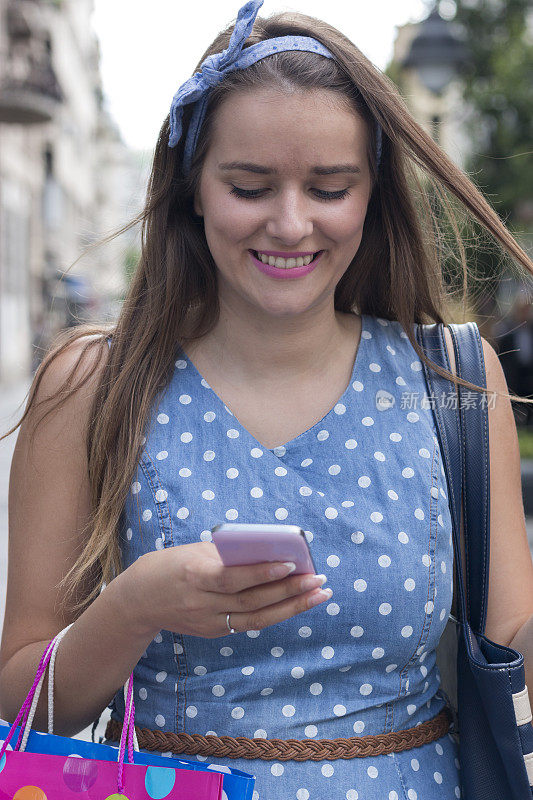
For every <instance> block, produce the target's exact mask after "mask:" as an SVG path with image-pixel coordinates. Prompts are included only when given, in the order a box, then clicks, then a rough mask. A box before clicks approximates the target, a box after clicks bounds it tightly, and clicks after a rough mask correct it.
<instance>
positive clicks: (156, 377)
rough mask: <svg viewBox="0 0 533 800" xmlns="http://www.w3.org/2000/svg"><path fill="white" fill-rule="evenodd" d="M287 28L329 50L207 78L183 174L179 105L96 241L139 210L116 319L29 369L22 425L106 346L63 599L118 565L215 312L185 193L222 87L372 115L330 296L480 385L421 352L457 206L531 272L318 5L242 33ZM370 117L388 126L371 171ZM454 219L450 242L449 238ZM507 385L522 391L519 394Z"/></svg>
mask: <svg viewBox="0 0 533 800" xmlns="http://www.w3.org/2000/svg"><path fill="white" fill-rule="evenodd" d="M232 30H233V24H232V25H230V26H228V27H227V28H226V30H224V31H223V32H222V33H220V34H219V35H218V36H217V37H216V38H215V40H214V41H213V43H212V44H211V45H210V47H209V48H208V49H207V50H206V52H205V53H204V55H203V56H202V58H201V59H200V61H199V63H198V66H197V67H196V69H195V71H197V70H199V69H200V66H201V63H202V61H203V60H204V59H205V58H206V57H207V56H208V55H210V54H213V53H219V52H221V51H222V50H223V49H225V48H226V47H227V46H228V44H229V39H230V36H231V33H232ZM284 35H301V36H311V37H314V38H315V39H317V40H318V41H320V42H322V43H323V44H324V45H325V46H326V47H327V48H328V49H329V50H330V51H331V53H332V54H333V55H334V57H335V60H332V59H327V58H324V57H322V56H319V55H317V54H314V53H307V52H294V51H287V52H280V53H277V54H274V55H271V56H268V57H267V58H264V59H262V60H260V61H258V62H256V63H255V64H253V65H252V66H250V67H248V68H246V69H244V70H238V71H233V72H230V73H227V74H226V75H225V77H224V79H223V81H221V82H220V83H219V84H218V85H216V86H215V87H213V88H212V89H211V92H210V97H209V104H208V108H207V113H206V117H205V120H204V123H203V126H202V130H201V132H200V137H199V140H198V146H197V149H196V151H195V156H194V160H193V164H192V169H191V173H190V175H189V177H188V178H187V179H185V178H184V177H183V175H182V173H181V161H182V154H183V142H184V138H185V134H186V131H187V126H188V122H189V119H190V115H191V111H192V106H187V107H186V109H185V113H184V121H183V123H184V127H183V130H184V135H183V136H182V138H181V141H180V143H179V144H178V146H177V147H175V148H169V147H168V138H169V118H168V116H167V118H166V119H165V121H164V122H163V125H162V127H161V130H160V133H159V137H158V141H157V144H156V148H155V152H154V157H153V164H152V170H151V175H150V178H149V182H148V190H147V196H146V203H145V207H144V209H143V211H142V212H141V213H140V214H139V215H138V216H136V217H135V218H134V219H133V220H132V221H131V222H130V223H129V224H128V225H126V226H124V227H123V228H120V229H119V230H118V231H116V232H115V233H113V234H112V235H111V236H109V237H106V238H105V239H103V240H102V241H101V242H99V243H97V244H102V243H105V242H108V241H110V240H111V239H112V238H114V237H115V236H118V235H119V234H120V233H123V232H124V231H126V230H128V229H129V228H131V227H132V226H133V225H135V224H137V223H139V222H140V223H142V230H141V254H140V258H139V261H138V264H137V267H136V270H135V273H134V274H133V277H132V280H131V283H130V285H129V288H128V291H127V294H126V297H125V299H124V301H123V304H122V307H121V311H120V314H119V317H118V321H117V322H116V325H113V326H111V325H105V324H83V325H79V326H78V327H76V328H75V329H69V330H66V331H62V332H61V333H60V334H59V336H57V337H56V339H55V341H54V342H53V344H52V345H51V346H50V347H49V349H48V352H47V353H46V356H45V358H44V359H43V361H42V363H41V365H40V366H39V368H38V370H37V372H36V374H35V376H34V380H33V383H32V386H31V389H30V397H29V400H28V403H27V406H26V410H25V412H24V415H23V417H22V419H21V420H20V422H19V423H18V425H20V424H21V423H22V421H23V420H24V419H25V417H26V415H27V414H28V411H29V409H30V407H31V406H32V403H33V400H34V396H35V393H36V391H37V389H38V387H39V384H40V382H41V379H42V377H43V374H44V373H45V371H46V369H47V368H48V366H49V365H50V364H51V363H52V362H53V361H54V359H55V358H57V357H58V356H59V355H60V354H61V353H62V352H63V351H64V350H65V349H66V348H68V347H69V345H70V344H71V343H72V342H74V341H75V340H77V339H80V338H82V337H86V340H85V345H84V347H83V349H82V351H81V355H80V359H79V361H80V360H81V359H82V358H83V356H84V354H85V352H86V351H87V350H88V349H89V348H91V349H92V348H96V356H97V357H96V364H97V365H98V364H99V363H100V357H101V356H104V354H105V358H106V359H107V360H105V364H104V366H103V368H102V372H101V376H100V378H99V380H98V385H97V390H96V392H95V397H94V402H93V406H92V410H91V414H90V419H89V423H88V430H87V440H86V447H87V460H88V475H89V482H90V493H91V516H90V520H89V521H88V523H87V526H86V528H85V531H84V533H85V539H84V541H86V544H85V547H84V549H83V551H82V552H81V554H80V555H79V557H78V559H77V561H76V562H75V564H74V565H73V566H72V568H71V569H70V570H69V571H68V572H67V574H66V575H65V576H64V577H63V578H62V580H61V581H60V582H59V584H58V585H57V587H56V588H57V589H58V590H59V589H62V590H64V602H67V601H68V602H69V609H70V611H71V613H72V612H78V611H80V612H81V611H82V610H84V609H85V608H86V607H87V606H88V605H89V604H90V603H91V602H92V601H93V600H94V599H95V598H96V596H97V595H98V593H99V591H101V588H102V587H103V585H105V584H107V583H108V582H109V581H110V580H112V579H113V577H114V576H116V575H118V574H119V572H120V571H121V570H122V564H121V553H120V547H119V542H118V528H119V520H120V516H121V512H122V509H123V507H124V503H125V501H126V498H127V495H128V492H129V489H130V485H131V480H132V476H133V475H134V473H135V470H136V467H137V463H138V461H139V458H140V456H141V451H142V447H143V433H144V429H145V425H146V423H147V421H148V417H149V413H150V409H151V408H152V406H153V404H154V402H155V399H156V395H157V394H158V392H159V391H160V390H162V389H163V388H164V387H165V386H166V385H167V384H168V382H169V379H170V375H171V372H172V369H173V363H174V358H175V354H176V350H177V346H178V344H182V345H183V344H185V343H186V342H190V341H193V340H195V339H198V338H201V337H202V336H204V335H205V334H206V333H208V332H209V331H210V330H211V329H212V328H213V327H214V325H215V324H216V322H217V320H218V314H219V304H218V295H217V274H216V265H215V263H214V261H213V258H212V256H211V253H210V251H209V248H208V245H207V242H206V238H205V234H204V230H203V221H202V219H201V218H199V217H198V216H197V215H196V214H195V212H194V208H193V197H194V192H195V189H196V188H197V186H198V184H199V178H200V173H201V170H202V164H203V161H204V158H205V155H206V153H207V151H208V148H209V147H210V143H211V140H212V131H213V120H214V118H215V116H216V113H217V109H218V107H219V106H220V104H221V103H222V102H223V101H224V100H225V99H226V98H227V97H229V96H230V95H232V94H234V93H235V92H239V91H256V90H258V89H261V88H264V87H268V88H269V89H270V88H273V87H275V88H277V89H279V90H280V91H294V90H298V91H305V90H317V89H319V90H328V91H330V92H334V93H335V94H336V95H337V96H338V97H339V98H340V99H342V100H343V102H345V103H349V104H350V107H351V108H352V109H353V110H354V111H355V112H356V113H358V114H359V115H361V117H362V118H363V120H364V121H365V122H366V125H367V133H368V135H367V142H368V160H369V164H370V168H371V171H372V177H373V189H372V194H371V197H370V201H369V204H368V209H367V215H366V218H365V224H364V232H363V237H362V240H361V244H360V246H359V249H358V251H357V253H356V255H355V256H354V258H353V260H352V262H351V263H350V265H349V267H348V268H347V270H346V272H345V274H344V275H343V276H342V278H341V280H340V281H339V283H338V285H337V287H336V289H335V296H334V305H335V309H337V310H339V311H341V312H354V311H355V312H357V313H363V314H368V315H372V316H377V317H381V318H384V319H390V320H397V321H399V322H400V323H401V325H402V327H403V329H404V330H405V332H406V334H407V336H408V338H409V341H410V342H411V344H412V346H413V348H414V349H415V351H416V352H417V354H418V355H419V357H420V359H421V360H422V361H424V362H425V363H426V364H427V365H428V366H429V367H430V368H433V369H435V371H436V372H438V373H439V374H440V375H443V376H445V377H446V378H448V379H449V380H451V381H452V382H454V383H455V384H457V383H460V384H461V385H462V386H465V387H468V388H470V389H472V390H476V391H485V389H484V388H483V387H478V386H476V385H475V384H471V383H469V382H468V381H464V380H461V379H455V378H454V376H453V375H452V374H451V373H449V372H448V371H446V370H443V369H442V368H440V367H438V366H437V365H435V364H434V363H433V362H432V361H431V360H428V359H427V358H426V356H425V354H424V351H423V350H422V349H421V348H420V347H419V345H418V342H417V341H416V339H415V338H414V336H413V330H412V325H413V323H415V322H417V323H431V322H442V323H445V322H446V320H447V321H448V322H450V321H451V299H452V295H453V292H450V291H449V290H448V289H447V288H446V286H445V284H444V280H443V255H444V254H445V253H446V258H450V257H451V258H452V261H453V260H455V262H456V264H457V266H458V265H461V267H462V277H463V286H464V287H466V285H467V277H468V270H467V264H466V259H465V253H464V244H463V241H462V238H461V232H460V229H461V226H462V225H463V222H464V219H467V220H469V219H471V218H472V216H473V217H474V218H475V219H476V220H477V221H478V222H479V223H481V225H482V226H483V227H484V228H485V229H486V231H488V232H489V233H490V234H491V235H492V237H494V239H495V240H497V242H499V244H500V245H501V246H503V250H504V251H505V253H504V254H505V255H506V256H507V254H509V255H511V256H512V257H514V259H516V261H517V262H519V264H521V265H522V266H523V267H524V268H525V269H526V270H527V271H528V273H533V263H532V262H531V260H530V259H529V258H528V256H527V255H526V253H525V252H524V251H523V250H522V249H521V248H520V246H519V245H518V243H517V242H516V241H515V239H514V238H513V236H512V234H511V233H510V232H509V230H508V229H507V228H506V227H505V225H504V224H503V223H502V222H501V220H500V219H499V217H498V215H497V214H496V212H495V211H494V210H493V209H492V208H491V206H490V205H489V203H488V202H487V201H486V200H485V198H484V197H483V195H482V194H481V193H480V191H479V190H478V189H477V188H476V186H475V185H474V184H473V182H472V181H471V180H470V179H469V178H468V176H467V175H466V174H465V173H464V172H462V171H461V169H459V168H458V167H457V166H456V165H455V164H454V163H453V162H452V161H451V160H450V159H449V158H448V156H447V155H446V153H445V152H444V151H443V150H442V149H441V148H440V147H439V146H438V145H437V144H436V143H435V142H434V141H433V140H432V138H431V137H430V136H429V135H428V134H427V133H425V131H424V130H423V128H422V127H421V126H420V125H419V124H418V123H417V122H416V121H415V119H414V118H413V116H412V115H411V113H410V112H409V110H408V108H407V106H406V105H405V103H404V101H403V99H402V97H401V95H400V93H399V91H398V89H397V87H396V86H395V84H394V83H393V82H392V81H391V80H389V79H388V78H387V77H386V76H385V75H384V74H383V73H382V72H380V71H379V70H378V69H376V67H374V66H373V64H372V63H371V62H370V61H369V60H368V59H367V58H366V57H365V56H364V55H363V53H362V52H361V51H360V50H359V49H358V48H357V47H356V46H355V45H354V44H353V43H352V42H351V41H350V40H349V39H348V38H347V37H345V36H344V35H343V34H342V33H340V32H339V31H338V30H336V29H335V28H333V27H332V26H331V25H328V24H326V23H325V22H323V21H321V20H318V19H315V18H314V17H310V16H307V15H305V14H301V13H296V12H284V13H279V14H273V15H271V16H270V17H268V18H263V17H257V18H256V21H255V23H254V26H253V30H252V33H251V35H250V36H249V38H248V40H247V42H246V46H249V45H252V44H255V43H256V42H259V41H262V40H265V39H269V38H272V37H276V36H284ZM375 120H378V121H379V122H380V123H381V126H382V129H383V151H382V158H381V164H380V167H379V174H378V173H377V171H376V152H375ZM435 199H437V200H438V201H439V204H440V212H439V213H436V211H435ZM457 201H459V202H457ZM443 220H444V222H443ZM450 231H451V239H452V241H453V245H454V246H453V247H451V246H450V244H449V242H450ZM93 246H94V245H93ZM89 249H90V248H89ZM74 263H76V262H74ZM109 333H112V336H113V346H112V348H111V350H110V351H109V354H107V343H106V341H105V337H106V336H107V335H108V334H109ZM88 337H91V338H88ZM79 361H78V363H79ZM76 368H77V365H76V366H75V367H74V369H73V370H72V372H71V373H70V375H69V377H68V378H67V380H66V381H65V383H64V385H63V386H62V387H61V389H60V390H59V392H58V394H57V398H58V403H57V404H56V406H54V407H53V408H57V407H58V406H59V405H61V404H62V403H64V402H65V400H66V399H68V397H70V396H71V395H72V394H73V393H74V392H75V391H77V389H78V388H80V386H82V385H84V384H85V383H86V381H87V380H89V378H90V377H91V375H92V374H93V373H94V370H95V369H96V366H95V367H94V369H93V370H92V372H89V373H88V374H87V375H85V378H84V380H83V381H81V382H80V381H78V382H77V383H76V385H75V386H74V388H73V389H72V391H70V392H69V393H68V394H66V396H65V391H64V390H65V389H69V388H71V387H72V378H73V376H74V373H75V372H76ZM505 396H507V397H510V398H511V399H513V400H521V398H518V397H517V396H516V395H505ZM52 399H54V398H52ZM523 402H533V401H527V400H523ZM37 405H38V406H40V404H37ZM53 408H52V409H50V410H49V411H48V412H47V414H48V413H50V411H51V410H53ZM47 414H45V415H44V416H47ZM44 416H43V418H44ZM40 421H42V420H39V422H40ZM18 425H16V426H15V427H13V428H12V429H11V430H10V431H8V433H7V434H5V435H4V436H7V435H9V434H10V433H12V432H13V431H14V430H16V428H17V427H18ZM2 438H4V437H2ZM87 586H89V590H87V589H86V587H87ZM82 587H85V588H83V589H82Z"/></svg>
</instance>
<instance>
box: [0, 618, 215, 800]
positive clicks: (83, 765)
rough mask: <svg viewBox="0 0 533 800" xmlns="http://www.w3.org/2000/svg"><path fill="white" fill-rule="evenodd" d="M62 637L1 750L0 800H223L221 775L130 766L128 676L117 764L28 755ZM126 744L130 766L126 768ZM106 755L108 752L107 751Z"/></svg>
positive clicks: (131, 722) (43, 661)
mask: <svg viewBox="0 0 533 800" xmlns="http://www.w3.org/2000/svg"><path fill="white" fill-rule="evenodd" d="M61 633H64V631H62V632H61ZM60 637H61V634H58V635H57V636H56V637H54V639H52V641H51V642H50V643H49V644H48V646H47V648H46V649H45V651H44V653H43V656H42V658H41V661H40V663H39V667H38V669H37V674H36V676H35V680H34V682H33V686H32V687H31V689H30V691H29V692H28V696H27V697H26V699H25V701H24V703H23V704H22V708H21V709H20V711H19V713H18V716H17V718H16V720H15V721H14V723H13V725H12V726H11V728H10V730H9V734H8V736H7V737H6V739H5V741H4V743H3V745H2V748H1V749H0V800H149V799H153V800H155V798H157V800H222V798H223V797H224V794H223V791H222V783H223V778H224V776H223V774H222V773H220V772H215V771H209V772H208V771H205V772H197V771H194V770H188V769H181V768H176V767H171V766H169V767H161V766H147V765H146V764H135V763H134V756H133V746H134V741H135V742H136V739H135V704H134V702H133V691H132V687H133V676H132V675H130V677H129V679H128V682H127V684H126V685H127V687H128V691H127V700H126V715H125V722H124V725H123V729H122V737H121V740H120V747H119V751H118V759H117V761H116V762H115V761H109V760H97V759H94V758H91V759H87V758H80V757H79V756H76V755H71V756H65V755H53V754H47V753H46V754H45V753H29V752H26V750H25V747H26V742H27V739H28V736H29V732H30V729H31V724H32V721H33V716H34V713H35V708H36V707H37V702H38V700H39V694H40V691H41V686H42V683H43V680H44V673H45V671H46V667H47V666H48V663H49V661H50V658H51V657H52V652H53V651H54V647H57V644H59V639H60ZM56 640H57V644H56ZM20 720H22V722H21V725H20V732H19V737H18V741H17V743H16V745H15V749H14V750H8V749H7V747H8V744H9V740H10V739H11V738H12V736H13V733H14V731H15V728H16V726H17V725H18V723H19V721H20ZM24 726H25V727H24ZM42 735H43V736H46V735H47V734H42ZM126 738H127V739H128V758H129V762H130V763H129V764H128V763H126V764H124V757H125V751H126ZM104 749H105V750H106V752H107V748H104Z"/></svg>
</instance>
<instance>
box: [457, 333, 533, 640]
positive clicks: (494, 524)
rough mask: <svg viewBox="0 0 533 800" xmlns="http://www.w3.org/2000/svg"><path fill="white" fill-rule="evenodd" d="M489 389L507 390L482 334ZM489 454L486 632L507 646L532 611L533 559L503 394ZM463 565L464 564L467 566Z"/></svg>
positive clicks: (493, 411)
mask: <svg viewBox="0 0 533 800" xmlns="http://www.w3.org/2000/svg"><path fill="white" fill-rule="evenodd" d="M444 332H445V337H446V341H447V344H448V351H449V356H450V362H451V364H452V371H453V372H455V358H454V353H453V345H452V339H451V335H450V332H449V331H448V330H447V329H446V328H445V329H444ZM481 342H482V346H483V359H484V362H485V374H486V386H487V389H488V390H489V392H502V393H503V394H508V393H509V389H508V386H507V381H506V379H505V373H504V371H503V368H502V366H501V363H500V359H499V357H498V354H497V353H496V351H495V350H494V348H493V347H492V345H491V344H489V342H487V340H486V339H484V338H483V337H481ZM487 408H488V417H489V458H490V466H489V468H490V568H489V598H488V607H487V621H486V628H485V634H486V636H487V637H488V638H489V639H492V640H493V641H495V642H497V643H499V644H504V645H508V644H509V643H510V642H511V641H512V639H513V638H514V636H515V634H516V632H517V631H518V630H519V629H520V627H521V626H522V625H523V624H524V622H525V621H526V620H527V619H529V617H530V616H531V615H532V614H533V561H532V559H531V553H530V550H529V544H528V540H527V532H526V523H525V516H524V504H523V500H522V479H521V469H520V450H519V446H518V434H517V430H516V423H515V420H514V414H513V410H512V406H511V401H510V400H509V399H508V398H506V397H502V396H499V395H495V396H494V397H493V398H492V399H489V402H488V404H487ZM463 566H464V564H463Z"/></svg>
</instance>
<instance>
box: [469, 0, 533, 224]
mask: <svg viewBox="0 0 533 800" xmlns="http://www.w3.org/2000/svg"><path fill="white" fill-rule="evenodd" d="M456 7H457V11H456V16H455V19H454V22H457V23H459V24H460V25H461V26H462V27H463V29H464V31H465V36H466V39H465V43H466V46H467V48H468V50H469V52H470V63H469V64H468V65H466V67H465V69H464V72H463V81H464V97H465V100H466V102H467V103H468V104H469V106H470V107H471V108H472V109H473V111H474V118H473V120H472V122H471V123H470V126H469V134H470V136H471V139H472V144H473V147H472V151H473V152H472V155H471V157H470V159H469V162H468V164H467V165H466V168H467V170H468V172H469V173H470V174H473V176H474V178H475V179H476V182H477V184H478V186H479V187H480V188H481V189H482V190H483V191H484V193H485V194H486V195H488V196H489V198H490V199H491V202H492V204H493V205H494V207H495V208H496V210H497V211H498V214H499V215H500V216H501V217H502V219H504V221H505V222H506V223H507V224H508V225H510V226H512V225H514V224H516V225H517V226H518V227H519V228H521V229H523V227H524V220H523V219H522V218H521V214H520V208H521V207H523V205H524V204H525V203H531V201H532V200H533V187H532V183H533V181H532V173H533V158H532V153H531V151H532V142H533V36H532V33H531V25H532V23H533V9H532V6H531V0H503V1H502V0H456ZM528 16H529V30H528Z"/></svg>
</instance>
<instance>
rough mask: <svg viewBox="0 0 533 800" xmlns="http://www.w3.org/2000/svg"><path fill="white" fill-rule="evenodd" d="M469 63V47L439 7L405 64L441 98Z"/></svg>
mask: <svg viewBox="0 0 533 800" xmlns="http://www.w3.org/2000/svg"><path fill="white" fill-rule="evenodd" d="M467 59H468V50H467V48H466V46H465V45H464V43H463V42H462V41H461V40H460V39H459V37H458V35H456V34H454V33H453V32H452V28H451V25H450V23H449V22H447V21H446V20H445V19H443V18H442V17H441V16H440V14H439V11H438V7H437V5H435V7H434V8H433V10H432V11H431V13H430V15H429V17H427V19H425V20H424V21H423V22H421V23H420V26H419V31H418V34H417V35H416V36H415V38H414V39H413V41H412V42H411V47H410V49H409V53H408V54H407V56H406V58H405V59H404V60H403V61H402V62H401V63H402V66H403V67H412V68H413V69H415V70H416V72H417V73H418V76H419V78H420V81H421V83H422V84H423V85H424V86H425V87H426V88H427V89H429V91H430V92H432V93H433V94H435V95H441V94H442V92H443V91H444V89H445V88H446V86H448V84H449V83H450V81H451V80H452V78H453V76H454V74H455V73H456V72H457V71H458V70H459V68H460V67H461V66H462V65H463V64H464V63H465V62H466V61H467Z"/></svg>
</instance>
